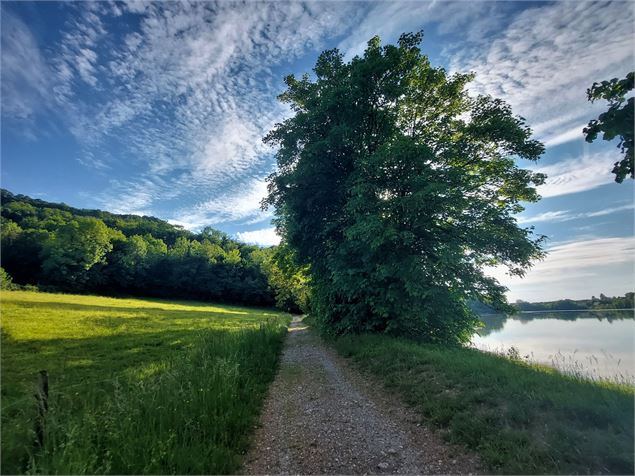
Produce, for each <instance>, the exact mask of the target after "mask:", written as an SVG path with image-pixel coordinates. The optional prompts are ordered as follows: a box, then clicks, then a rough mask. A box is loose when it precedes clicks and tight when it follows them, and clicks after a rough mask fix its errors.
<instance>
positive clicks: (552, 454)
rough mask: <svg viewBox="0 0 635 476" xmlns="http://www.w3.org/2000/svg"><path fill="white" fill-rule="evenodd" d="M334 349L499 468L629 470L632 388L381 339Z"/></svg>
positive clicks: (345, 342) (339, 343)
mask: <svg viewBox="0 0 635 476" xmlns="http://www.w3.org/2000/svg"><path fill="white" fill-rule="evenodd" d="M335 346H336V348H337V349H338V351H340V353H342V354H343V355H345V356H347V357H352V358H353V359H354V361H355V362H356V363H357V364H358V365H359V366H360V367H361V368H362V369H365V370H366V371H368V372H369V373H370V374H371V375H373V376H374V378H377V379H378V380H379V381H381V382H383V383H384V384H385V385H386V386H387V387H388V388H390V389H392V390H394V391H395V392H397V393H399V394H400V395H401V396H402V397H403V398H404V400H405V401H406V402H407V403H409V404H411V405H412V406H413V407H414V408H415V409H416V410H418V411H419V412H420V414H421V415H422V416H423V417H424V419H425V421H428V422H431V423H432V424H434V425H436V426H437V427H439V428H441V429H442V433H443V434H444V436H445V437H446V438H447V439H448V440H449V441H452V442H456V443H461V444H464V445H467V446H468V447H469V448H471V449H473V450H475V451H476V452H477V453H479V454H480V456H481V458H482V460H483V462H484V463H485V464H486V466H487V468H488V471H491V472H496V473H504V474H562V473H564V474H599V473H612V474H633V403H634V400H633V388H632V387H630V386H626V385H618V384H611V383H608V382H592V381H587V380H582V379H579V378H575V377H571V376H565V375H563V374H560V373H558V372H557V371H554V370H552V369H549V368H546V367H541V366H537V365H530V364H528V363H525V362H520V361H513V360H510V359H507V358H504V357H502V356H497V355H492V354H488V353H484V352H480V351H478V350H475V349H466V348H443V347H437V346H432V345H422V344H417V343H413V342H411V341H405V340H401V339H395V338H390V337H385V336H368V335H367V336H356V337H346V338H341V339H339V340H336V341H335Z"/></svg>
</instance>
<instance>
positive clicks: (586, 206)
mask: <svg viewBox="0 0 635 476" xmlns="http://www.w3.org/2000/svg"><path fill="white" fill-rule="evenodd" d="M633 5H635V4H633V3H631V2H618V3H590V2H584V1H581V2H549V3H547V2H540V3H538V2H530V3H523V2H443V1H437V2H350V3H349V2H335V1H330V2H319V3H316V2H313V3H299V2H295V3H286V2H266V3H256V2H244V3H230V2H221V3H212V2H199V3H192V4H186V3H180V2H177V3H144V2H130V3H119V2H116V3H108V2H97V3H90V2H72V3H55V2H15V3H14V2H2V5H1V9H2V131H1V132H2V175H1V179H2V186H3V187H4V188H8V189H9V190H11V191H13V192H15V193H23V194H26V195H30V196H33V197H38V198H42V199H44V200H49V201H55V202H59V201H63V202H65V203H68V204H69V205H73V206H77V207H83V208H101V209H105V210H109V211H113V212H117V213H136V214H146V215H154V216H158V217H160V218H163V219H166V220H169V221H170V222H172V223H175V224H180V225H182V226H184V227H186V228H189V229H193V230H196V229H199V228H201V227H203V226H206V225H211V226H214V227H215V228H218V229H221V230H223V231H226V232H228V233H230V234H231V235H233V236H236V237H238V238H240V239H242V240H244V241H249V242H256V243H261V244H270V243H274V242H275V241H276V238H277V237H276V236H275V233H274V231H273V228H272V226H271V221H270V220H271V216H270V215H269V214H267V213H265V212H262V211H260V209H259V202H260V200H261V199H262V197H263V196H264V194H265V192H266V184H265V181H264V179H265V177H266V176H267V175H268V174H269V173H270V172H271V171H272V170H273V168H274V160H273V151H272V150H271V149H269V148H268V147H266V146H265V145H264V144H263V143H262V141H261V138H262V137H263V136H264V135H265V133H266V132H267V131H268V130H269V129H270V128H271V127H272V126H273V125H274V124H275V123H276V122H278V121H280V120H281V119H283V118H284V117H286V116H287V115H288V114H289V110H288V109H287V108H286V106H283V105H281V104H278V103H277V101H276V95H277V94H278V93H280V92H281V91H282V89H283V83H282V78H283V77H284V75H286V74H289V73H294V74H301V73H303V72H305V71H310V69H311V67H312V65H313V64H314V62H315V59H316V57H317V55H318V54H319V52H320V51H322V50H324V49H327V48H333V47H338V48H340V50H341V51H342V52H343V53H344V54H345V55H346V57H347V58H350V57H352V56H354V55H355V54H357V53H360V52H362V51H363V48H364V45H365V43H366V41H368V39H369V38H371V37H372V36H374V35H379V36H380V37H381V38H382V40H383V41H385V42H394V41H395V40H396V39H397V38H398V36H399V34H400V33H402V32H404V31H416V30H419V29H423V30H424V32H425V39H424V44H423V50H424V52H425V53H426V54H428V55H429V56H430V58H431V61H432V63H433V64H435V65H441V66H444V67H446V68H447V69H448V70H450V71H468V70H470V71H474V72H475V73H476V80H475V81H474V82H473V83H472V85H471V86H470V90H471V92H473V93H475V94H476V93H488V94H492V95H494V96H497V97H501V98H503V99H505V100H506V101H508V102H509V103H510V104H511V105H512V107H513V109H514V112H515V113H516V114H519V115H522V116H523V117H525V118H526V119H527V121H528V123H529V124H530V125H531V127H532V128H533V130H534V131H535V134H536V137H537V138H539V139H540V140H542V141H544V143H545V144H546V145H547V151H546V153H545V155H544V157H543V158H542V159H541V160H540V161H539V163H537V164H530V163H528V164H525V165H526V166H527V167H528V168H532V169H540V170H541V171H544V172H546V173H547V174H548V175H549V179H548V180H547V183H546V184H545V185H544V186H543V187H541V189H540V192H541V194H542V196H543V200H541V201H540V202H539V203H537V204H531V205H530V206H528V207H527V210H526V211H525V212H523V213H522V214H520V215H519V222H521V223H522V224H523V226H534V227H535V230H536V231H537V232H538V233H543V234H546V235H548V236H549V241H548V244H547V247H548V249H549V251H550V253H549V256H548V257H547V259H545V260H544V261H543V262H540V263H537V264H536V266H535V267H534V268H533V269H532V270H531V271H530V272H529V273H528V274H527V276H526V277H525V278H524V279H523V280H519V279H510V278H509V277H508V276H506V275H505V274H504V272H503V270H492V271H491V272H492V273H494V274H495V275H496V276H498V277H499V278H500V280H501V282H503V283H504V284H506V285H508V286H509V288H510V293H509V295H508V296H509V298H510V299H512V300H515V299H526V300H540V299H557V298H562V297H569V298H584V297H589V296H590V295H592V294H595V295H599V293H600V292H604V293H605V294H610V295H612V294H622V293H624V292H626V291H629V290H632V289H633V288H634V287H635V286H634V279H633V271H634V269H633V256H634V255H635V253H634V250H635V241H634V239H633V193H634V187H633V181H631V180H628V181H626V182H625V183H623V184H621V185H618V184H615V183H614V182H613V178H612V175H611V173H610V169H611V167H612V163H613V162H615V161H617V160H618V159H619V156H618V151H617V149H616V147H615V143H599V142H598V143H594V144H587V143H585V142H584V140H583V136H582V132H581V130H582V128H583V127H584V125H585V124H586V123H587V122H588V120H589V119H592V118H594V117H597V115H598V114H599V113H600V112H601V111H602V109H603V108H604V107H605V106H604V105H603V104H595V105H592V104H590V103H589V102H587V100H586V94H585V91H586V88H587V87H589V86H590V85H591V84H592V83H593V82H594V81H598V80H602V79H608V78H612V77H618V76H619V77H623V76H625V74H626V73H627V72H628V70H629V68H630V69H632V68H633V65H635V61H634V57H633V47H632V44H633V43H632V42H633V40H634V19H635V15H634V12H633Z"/></svg>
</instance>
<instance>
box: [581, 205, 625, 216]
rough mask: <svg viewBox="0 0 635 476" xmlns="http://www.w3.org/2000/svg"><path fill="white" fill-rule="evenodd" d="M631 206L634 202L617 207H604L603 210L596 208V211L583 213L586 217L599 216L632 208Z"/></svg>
mask: <svg viewBox="0 0 635 476" xmlns="http://www.w3.org/2000/svg"><path fill="white" fill-rule="evenodd" d="M633 208H635V204H633V203H629V204H627V205H622V206H619V207H613V208H605V209H604V210H598V211H597V212H589V213H586V214H585V215H586V216H587V217H599V216H604V215H610V214H611V213H616V212H621V211H624V210H632V209H633Z"/></svg>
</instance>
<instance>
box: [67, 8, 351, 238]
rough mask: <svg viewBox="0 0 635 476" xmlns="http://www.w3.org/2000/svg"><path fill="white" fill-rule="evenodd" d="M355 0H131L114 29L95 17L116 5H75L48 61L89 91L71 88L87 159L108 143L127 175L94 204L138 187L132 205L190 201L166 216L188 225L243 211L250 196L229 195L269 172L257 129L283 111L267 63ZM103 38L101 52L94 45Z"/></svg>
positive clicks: (285, 58) (327, 27)
mask: <svg viewBox="0 0 635 476" xmlns="http://www.w3.org/2000/svg"><path fill="white" fill-rule="evenodd" d="M355 8H358V7H355V6H353V5H345V4H332V3H324V4H322V3H314V4H301V3H284V4H281V3H275V2H271V3H254V4H250V5H249V7H248V8H238V7H237V6H236V5H235V4H233V3H225V2H220V3H214V4H212V3H207V2H199V3H192V4H185V3H180V2H174V3H134V4H128V5H127V6H126V8H125V10H127V12H128V14H134V15H138V20H139V25H140V26H139V29H138V30H135V31H130V32H128V33H124V34H123V36H122V34H121V33H119V36H118V37H114V36H112V35H111V33H110V31H108V28H107V27H106V25H107V22H106V19H107V18H108V16H109V15H117V14H120V13H121V12H119V11H117V12H115V11H114V10H113V9H112V8H106V7H105V6H104V7H103V8H98V9H97V11H90V12H89V13H90V15H88V13H85V14H82V15H81V16H80V17H79V19H78V20H77V22H76V24H74V25H73V28H72V31H71V32H69V33H68V34H67V35H66V36H65V42H64V44H63V48H62V55H61V59H60V60H58V64H59V65H60V66H59V68H58V70H59V75H60V78H62V77H64V78H66V79H65V83H64V84H65V88H62V90H63V93H64V94H65V95H67V94H72V92H73V91H74V90H73V87H74V85H77V77H79V78H80V79H81V80H82V81H83V82H84V84H83V86H82V87H83V88H86V86H87V84H88V85H90V86H94V89H95V91H96V93H97V94H96V95H95V96H93V97H91V98H90V101H86V100H85V99H84V98H80V97H77V96H75V97H74V98H73V102H72V106H70V107H71V108H72V114H70V115H69V117H70V118H71V121H72V125H71V130H72V131H73V133H74V135H75V136H76V138H77V139H78V140H79V141H80V142H81V143H82V144H83V145H84V147H85V149H86V151H87V154H86V155H87V157H90V156H91V155H90V154H89V153H91V152H92V157H95V158H97V157H99V159H100V161H101V162H100V163H97V162H96V161H95V165H96V166H102V167H103V166H104V165H108V162H107V160H108V158H104V157H103V156H101V155H98V154H97V153H96V152H95V151H97V150H99V149H100V147H101V144H102V143H104V142H108V143H115V144H118V145H119V146H120V147H121V149H122V150H123V151H124V153H125V156H126V157H129V162H130V163H131V165H132V164H133V165H134V168H135V175H134V176H133V177H131V179H130V180H129V181H127V182H125V183H117V184H115V186H113V187H110V188H109V189H108V190H106V191H104V192H103V193H102V194H100V195H99V197H97V200H98V201H99V205H100V206H103V207H106V208H109V207H111V206H112V205H111V203H112V202H113V201H115V202H121V203H122V205H123V207H124V208H125V207H126V206H127V205H126V202H127V201H128V200H127V197H130V198H131V201H133V202H134V201H139V202H141V201H143V200H138V198H139V196H143V197H145V198H147V199H148V200H147V203H145V204H143V207H148V208H150V209H151V210H153V211H156V212H159V211H160V210H161V208H162V206H164V204H165V202H166V200H165V198H166V197H171V198H174V197H177V198H178V197H180V198H181V199H182V201H191V200H193V199H198V201H199V203H198V205H195V206H191V207H188V210H181V211H179V212H178V213H176V214H175V216H174V217H173V220H175V221H178V222H181V223H183V224H185V225H186V226H188V227H196V226H200V225H201V224H215V223H218V222H222V221H235V220H239V219H241V218H244V219H246V220H255V219H256V218H257V217H258V214H259V213H260V212H259V211H258V210H257V208H258V201H259V199H258V200H254V197H253V196H244V197H238V193H240V192H242V190H243V188H242V187H245V181H246V179H249V177H255V178H254V180H257V181H258V180H260V181H262V180H261V179H262V178H263V177H264V176H266V175H267V174H268V173H269V172H270V171H271V167H272V157H271V156H272V151H271V150H270V149H269V148H268V147H266V146H265V145H264V144H263V143H262V137H263V136H264V135H265V134H266V133H267V132H268V131H269V130H270V129H271V128H272V127H273V125H274V124H275V123H276V122H279V121H280V120H282V119H283V118H284V117H285V115H286V114H288V109H287V108H286V107H283V106H281V105H280V104H278V102H277V100H276V95H277V94H278V93H279V92H280V91H281V90H282V88H283V84H282V81H281V79H282V75H283V74H284V73H285V71H284V70H281V71H280V70H278V69H277V68H279V67H280V65H286V64H288V62H289V61H292V60H294V59H296V58H298V57H299V56H300V55H303V54H305V53H306V52H307V51H315V52H316V53H317V52H318V51H319V49H320V48H321V47H322V46H323V41H324V39H325V38H326V37H329V36H331V35H335V34H340V33H342V32H343V31H344V30H345V28H346V26H347V25H348V24H349V22H350V21H351V20H350V18H349V17H348V16H347V15H346V12H347V11H348V10H350V9H355ZM100 42H101V43H100ZM106 42H107V43H108V45H109V51H108V52H107V53H105V52H103V51H102V50H100V49H99V47H100V46H103V44H106ZM91 52H92V53H91ZM93 53H94V54H93ZM98 53H99V55H100V56H99V57H97V54H98ZM97 60H99V61H100V64H99V65H97V63H96V61H97ZM102 84H110V85H111V87H110V88H109V89H108V94H107V95H99V94H98V93H99V90H100V87H101V85H102ZM64 97H66V96H64ZM84 97H85V96H84ZM89 160H90V159H87V160H86V161H85V162H89ZM116 160H121V157H117V158H116ZM104 163H105V164H104ZM148 184H150V185H149V186H148ZM246 187H247V189H248V190H253V189H254V187H255V185H254V184H253V183H251V182H250V183H249V184H247V185H246ZM230 188H235V189H236V190H238V191H239V192H237V193H233V195H236V197H234V198H231V197H228V194H229V195H232V193H230V192H227V191H226V190H228V189H230ZM261 188H262V186H261ZM140 189H142V190H144V192H143V193H141V194H140V193H139V192H138V190H140ZM259 198H261V197H259ZM247 203H249V205H247ZM134 208H135V209H138V208H139V207H138V206H135V207H134ZM144 209H145V208H144ZM261 216H262V215H261Z"/></svg>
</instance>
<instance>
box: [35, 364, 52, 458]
mask: <svg viewBox="0 0 635 476" xmlns="http://www.w3.org/2000/svg"><path fill="white" fill-rule="evenodd" d="M35 400H36V401H37V417H36V419H35V446H36V447H37V448H42V447H43V446H44V418H45V416H46V412H47V411H48V409H49V402H48V400H49V375H48V372H47V371H46V370H40V371H39V372H38V379H37V390H36V392H35Z"/></svg>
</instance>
